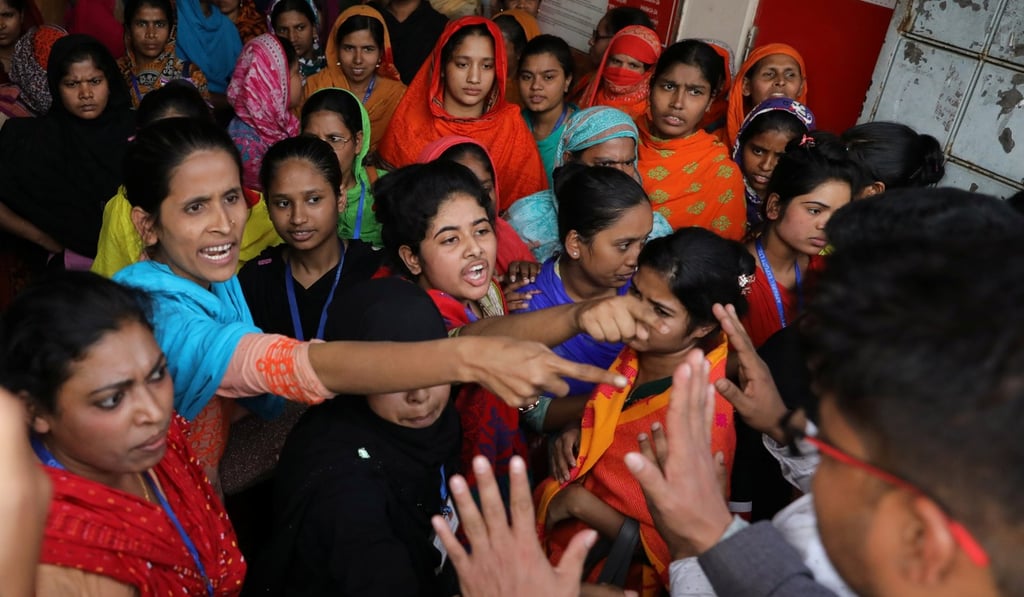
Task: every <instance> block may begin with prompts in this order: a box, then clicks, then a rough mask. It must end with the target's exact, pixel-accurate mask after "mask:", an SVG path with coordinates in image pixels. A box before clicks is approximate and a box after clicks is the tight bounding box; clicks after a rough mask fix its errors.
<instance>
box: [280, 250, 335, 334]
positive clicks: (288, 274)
mask: <svg viewBox="0 0 1024 597" xmlns="http://www.w3.org/2000/svg"><path fill="white" fill-rule="evenodd" d="M338 244H341V239H340V238H339V239H338ZM344 265H345V245H343V244H341V259H340V260H338V268H337V269H336V270H335V271H334V282H333V283H332V284H331V291H330V292H328V293H327V300H326V301H325V302H324V306H323V309H321V310H320V323H319V324H318V325H317V327H316V336H314V338H316V339H318V340H323V337H324V328H325V327H326V326H327V308H328V307H330V306H331V301H333V300H334V291H335V290H337V289H338V281H339V280H341V268H342V267H344ZM284 289H285V292H286V293H287V294H288V309H289V310H290V311H291V315H292V328H293V329H294V330H295V339H296V340H300V341H305V339H306V337H305V334H303V333H302V319H300V318H299V305H298V303H297V302H296V300H295V279H294V278H292V264H291V263H290V262H288V261H285V263H284Z"/></svg>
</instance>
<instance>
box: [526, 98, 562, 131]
mask: <svg viewBox="0 0 1024 597" xmlns="http://www.w3.org/2000/svg"><path fill="white" fill-rule="evenodd" d="M568 114H569V104H565V103H563V104H562V113H561V114H560V115H559V116H558V120H556V121H555V126H554V127H552V128H551V133H550V134H554V133H555V131H557V130H558V127H560V126H562V123H564V122H565V117H566V116H567V115H568ZM526 124H527V126H529V127H530V132H531V133H532V132H533V117H532V116H531V117H530V118H527V119H526Z"/></svg>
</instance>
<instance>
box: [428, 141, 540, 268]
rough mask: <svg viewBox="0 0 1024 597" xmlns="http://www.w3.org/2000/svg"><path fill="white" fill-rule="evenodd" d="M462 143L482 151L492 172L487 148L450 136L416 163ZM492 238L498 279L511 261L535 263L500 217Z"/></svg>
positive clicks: (495, 221)
mask: <svg viewBox="0 0 1024 597" xmlns="http://www.w3.org/2000/svg"><path fill="white" fill-rule="evenodd" d="M463 143H472V144H473V145H476V146H477V147H479V148H480V149H483V150H484V154H485V155H486V156H487V160H488V161H489V162H490V167H491V170H494V160H493V159H491V154H490V152H488V151H487V148H486V147H484V146H483V145H481V144H480V143H479V142H477V141H476V140H474V139H470V138H469V137H459V136H456V135H452V136H450V137H442V138H441V139H438V140H437V141H434V142H432V143H430V144H429V145H427V146H426V147H424V148H423V151H421V152H420V155H419V158H418V159H417V160H416V161H418V162H431V161H433V160H436V159H437V158H439V157H441V154H442V153H444V152H446V151H448V150H449V149H451V148H452V147H455V146H456V145H462V144H463ZM494 196H495V197H497V196H498V181H497V179H495V181H494ZM494 236H495V237H496V239H497V241H498V254H497V255H496V256H495V262H494V273H495V274H497V275H498V276H499V277H500V276H504V275H505V272H507V271H508V266H509V264H511V263H512V262H513V261H529V262H531V263H535V262H536V261H537V259H536V258H535V257H534V256H533V253H531V252H530V248H529V247H527V246H526V243H524V242H523V239H521V238H519V234H517V233H516V231H515V229H514V228H512V225H511V224H509V223H508V222H506V221H505V219H504V218H502V217H500V216H499V217H497V218H495V219H494Z"/></svg>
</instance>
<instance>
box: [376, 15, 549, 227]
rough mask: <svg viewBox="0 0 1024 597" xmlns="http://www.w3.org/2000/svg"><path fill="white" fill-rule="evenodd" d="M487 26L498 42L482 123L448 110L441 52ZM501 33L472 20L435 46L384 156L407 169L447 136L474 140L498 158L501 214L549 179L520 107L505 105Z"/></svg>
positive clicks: (455, 25)
mask: <svg viewBox="0 0 1024 597" xmlns="http://www.w3.org/2000/svg"><path fill="white" fill-rule="evenodd" d="M472 25H484V26H485V27H486V28H487V31H488V32H489V33H490V35H491V39H492V40H493V41H494V71H495V73H496V74H495V77H494V86H493V87H492V88H491V92H490V94H489V96H488V98H487V103H486V107H485V109H484V113H483V115H482V116H480V117H479V118H456V117H454V116H452V115H451V114H449V113H448V112H447V111H445V109H444V79H443V74H444V65H443V64H442V63H441V50H442V48H444V45H445V44H446V43H448V40H449V39H451V37H452V36H453V35H455V33H456V32H458V31H459V30H460V29H462V28H463V27H468V26H472ZM501 39H502V38H501V31H500V30H499V29H498V26H497V25H495V24H494V23H493V22H492V21H490V20H489V19H485V18H483V17H477V16H471V17H462V18H461V19H458V20H457V21H452V22H450V23H448V25H447V26H446V27H445V29H444V32H443V33H442V34H441V38H440V39H438V40H437V45H436V46H434V52H433V54H431V56H430V62H429V63H428V64H425V65H423V67H422V68H420V70H419V72H418V73H416V77H415V78H414V79H413V80H412V83H411V84H410V85H409V90H408V91H406V93H405V97H404V98H402V101H401V103H399V104H398V109H397V110H395V115H394V116H393V117H392V119H391V126H389V127H388V130H387V132H386V133H385V134H384V138H383V139H382V140H381V143H380V148H379V153H380V156H381V158H382V159H383V160H384V161H385V162H387V163H388V164H389V165H391V166H393V167H401V166H408V165H409V164H413V163H415V162H416V157H417V156H419V154H420V152H421V151H422V150H423V148H424V147H426V145H427V144H428V143H430V142H431V141H436V140H437V139H440V138H441V137H447V136H448V135H461V136H465V137H472V138H473V139H475V140H476V141H477V142H479V143H480V144H481V145H483V146H484V147H485V148H487V151H488V152H489V153H490V154H491V157H493V158H494V168H495V170H496V173H497V177H498V182H499V184H500V188H501V195H499V197H498V212H499V213H501V212H504V211H505V210H506V209H508V206H509V205H512V203H513V202H514V201H516V200H517V199H520V198H522V197H525V196H527V195H532V194H533V193H536V192H537V191H542V190H544V189H546V188H547V186H548V180H547V174H546V173H545V171H544V164H543V163H542V162H541V160H540V153H538V151H537V142H536V141H535V140H534V139H533V134H532V133H530V129H529V128H527V126H526V121H525V120H523V117H522V116H521V115H520V113H519V106H515V105H512V104H509V103H508V102H506V101H505V82H506V80H505V78H504V77H502V76H501V75H500V74H497V73H504V72H506V64H507V62H506V58H505V44H504V43H501Z"/></svg>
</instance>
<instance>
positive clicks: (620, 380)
mask: <svg viewBox="0 0 1024 597" xmlns="http://www.w3.org/2000/svg"><path fill="white" fill-rule="evenodd" d="M614 383H615V386H616V387H619V388H624V387H626V384H628V383H629V380H628V379H626V378H625V377H624V376H622V375H616V376H615V382H614Z"/></svg>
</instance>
